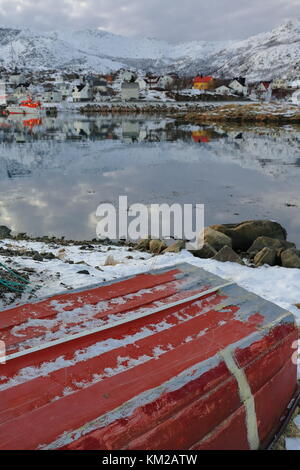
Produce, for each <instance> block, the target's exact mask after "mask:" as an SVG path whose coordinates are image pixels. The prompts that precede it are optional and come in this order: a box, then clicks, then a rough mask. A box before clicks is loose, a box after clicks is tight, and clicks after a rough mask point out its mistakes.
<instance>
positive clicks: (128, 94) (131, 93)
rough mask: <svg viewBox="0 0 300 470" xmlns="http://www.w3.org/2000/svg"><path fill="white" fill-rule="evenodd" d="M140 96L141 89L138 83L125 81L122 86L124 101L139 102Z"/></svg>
mask: <svg viewBox="0 0 300 470" xmlns="http://www.w3.org/2000/svg"><path fill="white" fill-rule="evenodd" d="M139 96H140V87H139V84H138V83H137V82H126V81H124V82H123V83H122V86H121V98H122V100H125V101H128V100H138V99H139Z"/></svg>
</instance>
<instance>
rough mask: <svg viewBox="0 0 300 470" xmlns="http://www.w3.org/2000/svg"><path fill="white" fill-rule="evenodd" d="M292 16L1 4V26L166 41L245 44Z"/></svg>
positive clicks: (211, 6)
mask: <svg viewBox="0 0 300 470" xmlns="http://www.w3.org/2000/svg"><path fill="white" fill-rule="evenodd" d="M295 17H298V18H299V17H300V0H56V1H54V0H0V24H1V25H11V26H18V27H24V26H25V27H26V26H27V27H30V28H34V29H39V30H43V29H44V30H55V29H58V30H61V29H64V28H67V29H82V28H87V27H91V28H94V27H96V28H97V27H100V28H103V29H105V30H107V31H111V32H113V33H118V34H123V35H126V36H136V35H138V36H148V37H156V38H159V39H166V40H170V41H186V40H194V39H195V40H197V39H198V40H199V39H204V40H222V39H226V40H227V39H239V38H241V39H244V38H246V37H249V36H251V35H253V34H257V33H260V32H264V31H268V30H270V29H272V28H273V27H275V26H277V25H278V24H280V23H282V22H283V21H284V20H285V19H288V18H295Z"/></svg>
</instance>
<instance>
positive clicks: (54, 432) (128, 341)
mask: <svg viewBox="0 0 300 470" xmlns="http://www.w3.org/2000/svg"><path fill="white" fill-rule="evenodd" d="M0 339H1V340H2V341H3V344H5V345H6V362H5V363H4V364H2V365H0V372H1V374H0V449H2V450H16V449H20V450H25V449H68V450H83V449H85V450H91V449H93V450H121V449H129V450H130V449H135V450H138V449H150V450H172V449H173V450H174V449H175V450H183V449H190V450H205V449H209V450H214V449H218V450H221V449H239V450H247V449H261V448H266V447H268V445H269V443H270V442H271V441H272V439H273V437H274V435H276V433H277V432H278V429H279V428H280V427H281V426H282V422H283V421H284V420H285V419H286V417H287V413H289V411H288V410H291V403H296V404H297V398H296V397H298V392H297V364H296V363H295V361H292V354H293V350H294V351H296V349H295V346H294V343H295V342H296V343H297V339H298V330H297V327H296V324H295V319H294V316H293V315H292V314H291V313H289V312H287V311H285V310H284V309H282V308H280V307H278V306H276V305H274V304H272V303H271V302H268V301H267V300H265V299H262V298H260V297H258V296H256V295H254V294H252V293H250V292H248V291H246V290H245V289H242V288H241V287H239V286H238V285H237V284H235V283H233V282H226V281H225V280H224V279H222V278H220V277H218V276H215V275H213V274H211V273H209V272H207V271H204V270H203V269H200V268H196V267H194V266H191V265H189V264H179V265H175V266H169V267H167V268H163V269H158V270H153V271H149V272H146V273H143V274H139V275H136V276H132V277H127V278H124V279H121V280H118V281H112V282H106V283H103V284H100V285H94V286H92V287H88V288H86V289H81V290H77V291H72V292H67V293H63V294H58V295H56V296H54V297H50V298H46V299H44V300H41V301H38V302H34V303H29V304H25V305H21V306H17V307H15V308H12V309H7V310H4V311H2V312H1V315H0Z"/></svg>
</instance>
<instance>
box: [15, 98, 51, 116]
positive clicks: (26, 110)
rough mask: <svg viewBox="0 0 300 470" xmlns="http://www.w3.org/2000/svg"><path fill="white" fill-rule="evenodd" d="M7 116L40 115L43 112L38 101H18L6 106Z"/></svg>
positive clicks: (29, 99)
mask: <svg viewBox="0 0 300 470" xmlns="http://www.w3.org/2000/svg"><path fill="white" fill-rule="evenodd" d="M6 109H7V112H8V113H9V114H33V115H38V116H39V115H40V114H41V113H42V111H43V108H42V104H41V102H40V101H33V100H32V98H28V99H27V100H23V101H20V103H18V104H11V105H9V106H7V108H6Z"/></svg>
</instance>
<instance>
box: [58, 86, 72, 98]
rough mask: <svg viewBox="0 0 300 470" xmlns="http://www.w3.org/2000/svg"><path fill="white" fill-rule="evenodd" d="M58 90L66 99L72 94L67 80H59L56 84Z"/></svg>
mask: <svg viewBox="0 0 300 470" xmlns="http://www.w3.org/2000/svg"><path fill="white" fill-rule="evenodd" d="M56 87H57V90H58V91H59V92H60V93H61V95H62V98H63V99H65V98H67V96H69V94H70V88H71V87H70V84H69V83H67V82H59V83H57V84H56Z"/></svg>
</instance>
